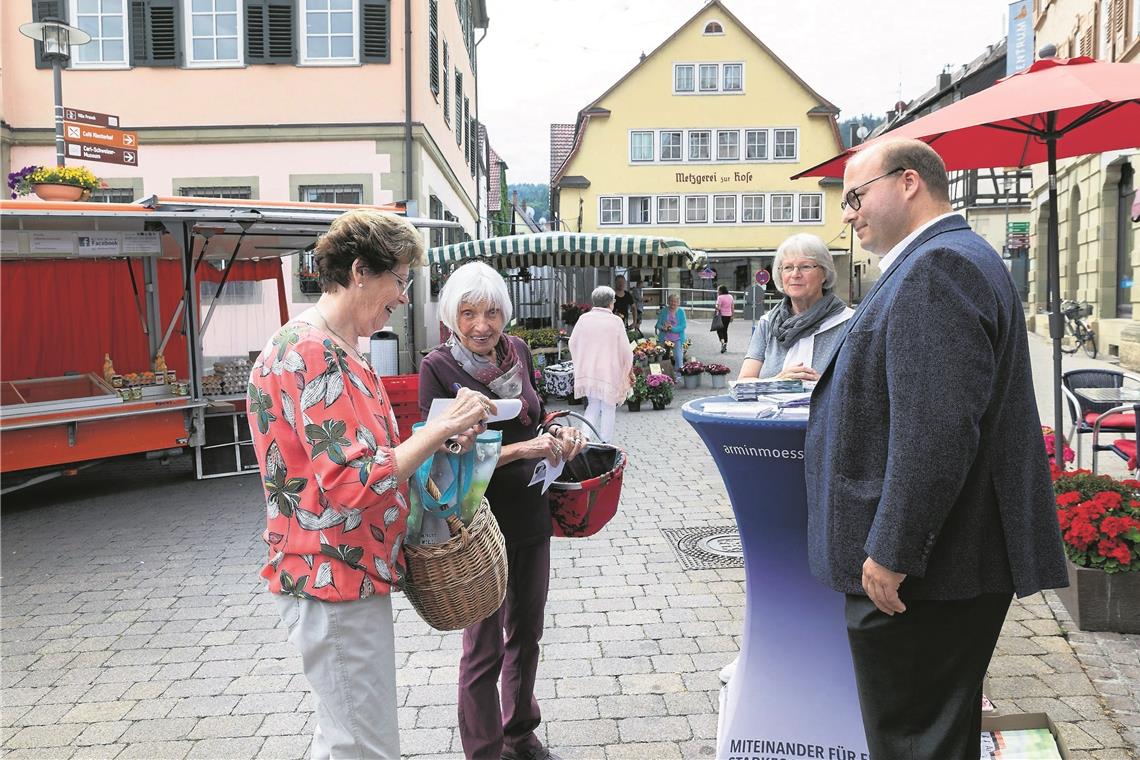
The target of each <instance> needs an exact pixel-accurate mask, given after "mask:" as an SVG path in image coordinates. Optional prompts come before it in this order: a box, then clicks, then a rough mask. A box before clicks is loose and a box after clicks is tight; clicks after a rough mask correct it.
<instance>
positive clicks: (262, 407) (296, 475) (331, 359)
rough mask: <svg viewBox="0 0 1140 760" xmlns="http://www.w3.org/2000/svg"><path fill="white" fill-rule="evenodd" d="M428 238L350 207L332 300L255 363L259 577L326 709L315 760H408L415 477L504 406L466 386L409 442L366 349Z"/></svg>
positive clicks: (325, 253)
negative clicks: (405, 596) (404, 757)
mask: <svg viewBox="0 0 1140 760" xmlns="http://www.w3.org/2000/svg"><path fill="white" fill-rule="evenodd" d="M423 259H424V247H423V239H422V237H421V236H420V233H419V232H417V231H416V229H415V228H414V227H412V226H411V225H410V224H408V222H406V221H404V220H403V219H400V218H399V217H395V216H391V215H387V214H382V213H379V212H376V211H369V210H357V211H350V212H348V213H346V214H344V215H342V216H341V217H339V218H338V219H337V220H336V221H334V222H333V224H332V225H331V227H330V228H329V232H328V234H327V235H325V236H324V237H323V238H321V240H320V242H319V243H318V244H317V249H316V261H317V266H318V268H319V272H320V282H321V288H322V290H323V291H324V293H323V294H322V295H321V297H320V300H318V301H317V303H316V305H315V306H313V307H312V308H310V309H308V310H307V311H305V312H303V313H302V314H301V315H300V316H299V317H298V318H297V319H295V320H293V321H292V322H290V323H289V324H287V325H285V326H284V327H282V328H281V329H280V330H279V331H278V332H277V333H276V334H275V335H274V336H273V338H272V339H271V340H270V341H269V344H268V345H267V346H266V347H265V349H264V350H263V351H262V352H261V355H260V356H259V357H258V359H257V362H256V363H255V364H254V367H253V372H252V373H251V374H250V380H249V422H250V430H251V431H252V433H253V444H254V448H255V449H256V452H257V459H258V464H259V465H260V467H261V472H262V475H263V477H264V485H265V504H266V518H267V527H266V531H265V541H266V542H267V543H268V544H269V561H268V563H267V564H266V565H265V567H264V568H262V571H261V575H262V576H263V577H265V578H266V579H268V581H269V590H270V591H271V592H273V593H274V594H277V595H278V596H277V597H276V599H277V607H278V611H279V612H280V614H281V618H282V620H283V621H284V622H285V624H286V625H287V626H288V628H289V640H290V641H291V642H293V644H294V645H295V646H296V647H297V648H298V649H299V650H300V652H301V657H302V661H303V664H304V670H305V676H306V677H307V678H308V679H309V683H310V684H311V685H312V689H313V696H314V702H315V704H316V712H317V726H316V731H315V732H314V736H313V744H312V753H311V755H312V757H313V758H314V760H317V759H319V758H329V757H369V758H376V757H381V758H398V757H399V756H400V743H399V733H398V726H397V720H396V672H395V671H396V668H395V647H394V640H393V639H394V636H393V630H392V602H391V597H390V591H391V590H392V588H393V587H395V586H398V585H399V583H400V582H401V581H402V579H403V575H404V563H403V557H402V548H403V541H404V532H405V529H406V521H407V515H408V505H407V501H406V499H405V492H406V486H405V485H404V483H405V482H406V481H407V479H408V476H409V475H411V473H412V472H414V471H415V469H416V468H417V467H418V466H419V465H420V464H421V463H422V462H423V461H424V460H426V459H427V458H428V457H429V456H430V455H431V454H432V453H433V452H435V451H436V450H437V449H439V448H440V447H441V446H442V445H443V444H444V443H445V441H447V440H448V439H449V438H457V439H458V440H459V442H460V444H461V445H462V446H464V447H468V448H469V447H470V445H471V443H472V442H473V440H474V436H475V435H477V434H478V432H479V431H480V430H482V429H483V421H484V420H485V419H486V417H487V416H488V414H489V413H491V412H493V411H494V405H493V404H492V402H491V401H489V400H488V399H487V398H486V397H484V396H483V395H481V394H479V393H476V392H472V391H464V392H461V393H460V395H459V397H458V398H459V401H458V403H456V404H453V405H452V407H451V409H450V411H449V413H448V414H447V416H446V417H444V418H441V419H439V420H438V421H433V422H431V423H428V424H427V425H425V426H424V428H423V429H422V430H421V431H420V432H418V433H417V434H416V435H415V436H414V437H412V438H411V439H409V440H408V441H405V442H403V443H401V442H400V439H399V435H398V432H397V429H396V419H395V416H394V415H393V413H392V407H391V404H390V403H389V402H388V397H387V395H386V394H385V392H384V387H383V386H382V385H381V384H380V382H379V380H378V379H377V377H376V375H375V373H373V371H372V369H371V368H370V367H369V366H368V363H367V362H366V361H365V359H364V357H363V356H362V355H361V354H360V353H359V351H358V350H357V343H358V341H359V339H360V337H361V336H364V335H371V334H372V332H374V331H375V330H378V329H380V328H381V327H383V326H384V324H385V323H386V322H387V321H388V317H389V316H390V315H391V314H392V312H393V310H394V309H396V308H397V307H399V306H401V305H403V304H405V303H407V291H408V288H409V286H410V284H411V274H410V271H409V270H410V267H411V266H413V265H422V263H423Z"/></svg>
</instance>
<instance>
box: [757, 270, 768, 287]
mask: <svg viewBox="0 0 1140 760" xmlns="http://www.w3.org/2000/svg"><path fill="white" fill-rule="evenodd" d="M771 279H772V275H770V274H768V270H767V269H761V270H759V271H758V272H756V284H757V285H767V284H768V281H769V280H771Z"/></svg>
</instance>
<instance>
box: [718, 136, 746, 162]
mask: <svg viewBox="0 0 1140 760" xmlns="http://www.w3.org/2000/svg"><path fill="white" fill-rule="evenodd" d="M716 159H717V161H739V160H740V132H738V131H736V130H735V129H728V130H725V129H722V130H719V131H718V132H717V133H716Z"/></svg>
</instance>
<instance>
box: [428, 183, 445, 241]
mask: <svg viewBox="0 0 1140 760" xmlns="http://www.w3.org/2000/svg"><path fill="white" fill-rule="evenodd" d="M428 218H429V219H443V203H442V201H440V199H439V198H437V197H435V196H434V195H429V196H428ZM443 234H444V229H443V227H432V228H431V247H432V248H438V247H439V246H441V245H443Z"/></svg>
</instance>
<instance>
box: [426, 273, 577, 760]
mask: <svg viewBox="0 0 1140 760" xmlns="http://www.w3.org/2000/svg"><path fill="white" fill-rule="evenodd" d="M511 312H512V306H511V300H510V295H509V294H508V293H507V287H506V285H505V284H504V283H503V278H502V276H501V275H499V273H498V272H496V271H495V270H494V269H492V268H491V267H489V266H487V265H486V264H483V263H480V262H471V263H468V264H464V265H463V266H461V267H459V268H458V269H456V270H455V271H454V272H453V273H452V274H451V276H450V277H449V278H448V280H447V283H446V284H445V285H444V286H443V290H442V291H441V292H440V295H439V315H440V320H441V321H442V322H443V323H444V324H445V325H446V326H447V327H448V329H449V330H451V337H450V338H448V340H447V342H446V343H444V344H443V345H441V346H438V347H436V348H435V349H434V350H433V351H431V352H430V353H429V354H428V355H427V356H426V357H424V360H423V362H422V363H421V364H420V411H421V412H422V413H423V414H424V415H425V416H426V415H427V412H428V409H429V408H430V407H431V402H432V399H435V398H449V397H452V396H455V395H456V393H457V392H459V393H466V391H463V390H462V389H464V388H468V389H471V390H476V391H478V392H479V393H481V394H484V395H485V396H487V397H488V398H490V399H491V400H492V401H494V400H495V399H503V398H517V399H519V400H520V401H521V402H522V411H521V412H519V416H518V417H516V418H515V419H512V420H507V421H503V422H493V423H491V424H490V427H491V428H492V429H496V430H501V431H502V433H503V448H502V452H501V454H500V455H499V462H498V465H497V469H496V470H495V474H494V475H493V476H492V477H491V481H490V484H489V485H488V486H487V492H486V496H487V500H488V501H489V502H490V504H491V512H492V513H494V515H495V519H496V520H497V521H498V523H499V528H500V529H501V530H502V531H503V537H504V538H505V539H506V544H507V596H506V600H505V601H504V602H503V606H502V607H501V608H499V610H498V611H497V612H493V613H491V614H490V615H489V616H488V617H486V618H485V619H483V620H481V621H480V622H478V623H474V624H472V625H470V626H468V627H467V628H466V629H465V630H464V631H463V656H462V658H461V659H460V661H459V737H460V740H461V741H462V744H463V753H464V755H466V756H467V757H470V758H499V757H503V758H528V759H530V758H534V759H535V760H541V759H543V758H556V756H555V755H553V754H551V753H550V751H549V750H548V749H547V748H546V747H544V746H543V745H542V742H541V741H539V739H538V737H537V736H536V735H535V733H534V732H535V729H537V728H538V725H539V723H540V722H541V719H542V717H541V714H540V712H539V709H538V700H536V699H535V695H534V684H535V677H536V673H537V671H538V660H539V645H538V642H539V640H540V639H541V638H542V627H543V615H544V612H545V609H546V596H547V589H548V587H549V584H550V535H551V523H550V507H549V505H548V504H547V500H546V495H545V494H543V493H542V490H541V483H540V484H536V485H533V486H532V485H530V480H531V476H532V475H533V474H534V470H535V466H536V465H537V464H538V461H539V460H541V459H546V460H547V461H549V462H551V463H556V462H557V461H558V460H559V459H565V460H570V459H573V458H574V457H575V456H577V455H578V452H579V451H581V449H582V448H583V447H584V446H585V443H586V441H585V439H584V437H583V436H582V434H581V433H579V432H578V431H577V430H575V429H573V428H571V427H569V426H561V425H549V426H545V427H544V426H543V425H542V421H543V406H542V400H541V398H540V397H539V395H538V391H537V390H536V389H535V386H534V363H533V361H532V359H531V355H530V351H529V349H528V348H527V345H526V342H525V341H523V340H522V339H520V338H516V337H513V336H510V335H506V334H505V333H504V332H503V327H504V326H505V325H506V324H507V323H508V322H509V321H510V319H511ZM500 674H501V675H502V693H501V696H500V690H499V684H498V682H499V677H500Z"/></svg>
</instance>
